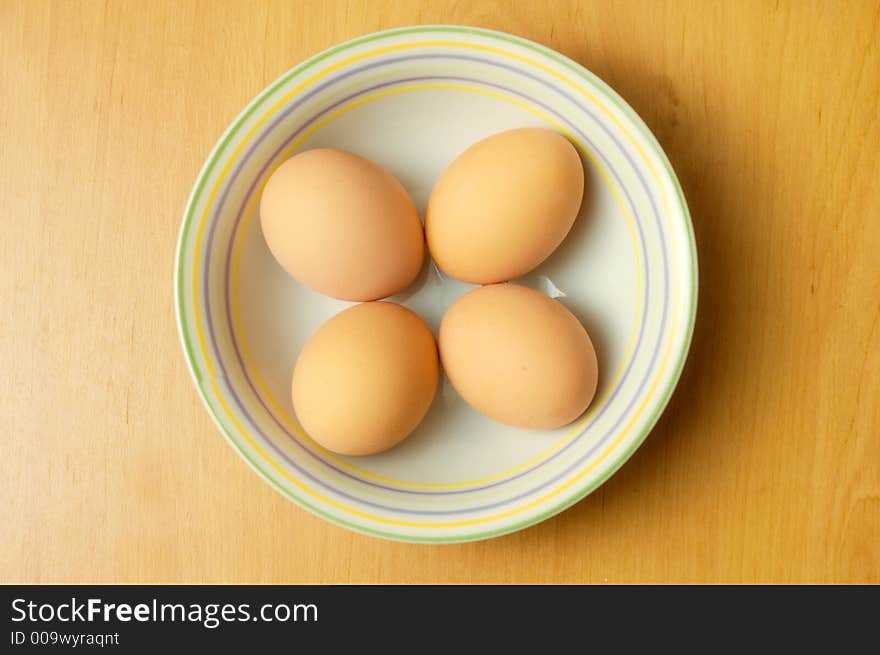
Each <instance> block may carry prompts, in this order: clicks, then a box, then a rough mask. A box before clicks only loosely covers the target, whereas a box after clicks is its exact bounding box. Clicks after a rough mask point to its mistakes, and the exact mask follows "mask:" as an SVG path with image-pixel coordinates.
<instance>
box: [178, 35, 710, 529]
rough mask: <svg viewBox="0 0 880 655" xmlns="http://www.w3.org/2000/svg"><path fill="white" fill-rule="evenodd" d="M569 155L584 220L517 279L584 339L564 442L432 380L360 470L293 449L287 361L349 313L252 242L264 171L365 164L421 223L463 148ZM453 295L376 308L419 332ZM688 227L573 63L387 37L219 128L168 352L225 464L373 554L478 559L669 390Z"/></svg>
mask: <svg viewBox="0 0 880 655" xmlns="http://www.w3.org/2000/svg"><path fill="white" fill-rule="evenodd" d="M524 126H543V127H550V128H553V129H556V130H559V131H561V132H563V133H564V134H566V135H567V136H568V137H569V138H570V139H571V140H572V142H574V143H575V144H576V145H577V146H578V148H579V149H580V151H581V153H582V156H583V160H584V165H585V169H586V174H587V175H586V179H587V190H586V196H585V202H584V207H583V210H582V212H581V215H580V216H579V218H578V220H577V221H576V223H575V226H574V228H573V229H572V231H571V233H570V234H569V236H568V238H567V239H566V241H565V242H564V243H563V245H562V246H561V247H560V249H559V250H558V251H557V252H556V253H554V254H553V255H552V256H551V257H550V258H549V259H548V260H547V261H546V262H545V263H544V264H543V265H542V266H540V267H539V268H538V269H537V270H536V271H534V272H533V273H532V274H530V275H529V276H528V277H527V278H525V279H523V280H521V282H522V283H524V284H527V285H529V286H533V287H535V288H538V289H540V290H542V291H544V292H545V293H547V294H548V295H551V296H553V297H557V298H559V300H560V301H561V302H563V303H564V304H565V305H566V306H567V307H569V308H570V309H571V310H572V311H573V312H574V313H575V314H576V315H577V316H579V317H580V318H581V320H582V321H583V323H584V325H585V326H586V327H587V329H588V331H589V332H590V334H591V335H592V337H593V340H594V343H595V345H596V349H597V351H598V355H599V364H600V380H599V390H598V393H597V397H596V399H595V400H594V402H593V404H592V405H591V407H590V409H589V410H588V411H587V413H586V414H585V415H584V416H583V417H582V418H581V419H579V420H578V421H576V422H575V423H573V424H572V425H570V426H568V427H566V428H564V429H560V430H554V431H548V432H535V431H526V430H518V429H515V428H511V427H507V426H503V425H500V424H498V423H494V422H493V421H491V420H489V419H487V418H485V417H482V416H480V415H479V414H477V413H476V412H475V411H473V410H472V409H470V408H469V407H468V406H467V405H466V404H465V403H464V402H463V401H462V400H461V399H460V398H458V397H457V396H456V394H455V393H454V391H452V389H451V388H450V387H449V385H448V383H446V382H445V381H444V383H443V384H442V387H441V390H440V392H439V393H438V395H437V398H436V401H435V403H434V405H433V407H432V409H431V410H430V412H429V414H428V416H427V417H426V419H425V421H424V422H423V423H422V425H421V426H420V427H419V428H418V430H417V431H416V432H415V433H414V434H413V435H412V436H410V437H409V438H408V439H407V440H406V441H404V442H403V443H402V444H401V445H400V446H398V447H396V448H394V449H392V450H391V451H389V452H387V453H383V454H381V455H376V456H371V457H361V458H355V457H340V456H337V455H334V454H332V453H329V452H327V451H326V450H323V449H322V448H321V447H319V446H318V445H317V444H315V443H314V442H313V441H311V440H310V439H309V438H308V437H306V436H305V435H304V434H303V432H302V430H301V429H300V427H299V425H298V424H297V422H296V417H295V415H294V413H293V409H292V405H291V401H290V393H289V384H290V375H291V371H292V369H293V364H294V362H295V360H296V356H297V353H298V351H299V349H300V347H301V346H302V344H303V343H304V341H305V340H306V338H307V337H308V336H309V335H311V334H312V333H313V332H314V331H315V330H316V329H317V328H318V326H319V325H320V324H321V323H322V322H323V321H325V320H326V319H327V318H328V317H330V316H331V315H333V314H334V313H336V312H338V311H339V310H341V309H343V308H344V307H346V306H348V305H349V303H345V302H342V301H337V300H332V299H329V298H325V297H323V296H321V295H319V294H316V293H314V292H311V291H309V290H308V289H306V288H304V287H303V286H302V285H300V284H298V283H296V282H295V281H293V280H292V279H291V278H289V277H288V276H287V275H285V274H284V273H283V272H282V270H281V268H280V267H279V266H278V265H277V264H276V262H275V261H274V259H273V258H272V256H271V255H270V253H269V251H268V249H267V248H266V245H265V242H264V241H263V236H262V233H261V231H260V224H259V220H258V200H259V195H260V191H261V189H262V186H263V183H264V182H265V180H266V178H267V177H268V175H269V174H270V173H271V171H272V170H273V169H274V168H275V167H276V166H277V165H278V164H279V163H281V162H282V161H284V160H285V159H286V158H288V157H289V156H290V155H291V154H292V153H294V152H297V151H300V150H305V149H308V148H314V147H334V148H341V149H344V150H349V151H352V152H355V153H358V154H360V155H363V156H365V157H368V158H370V159H372V160H373V161H376V162H378V163H379V164H381V165H382V166H384V167H386V168H387V169H388V170H390V171H391V172H392V173H394V174H395V175H396V176H397V177H398V179H400V180H401V182H402V183H403V184H404V186H406V188H407V189H408V190H409V192H410V194H411V195H412V197H413V198H414V199H415V201H416V204H417V205H418V206H419V208H420V209H423V208H424V204H425V201H426V199H427V196H428V193H429V191H430V189H431V187H432V185H433V184H434V182H435V181H436V179H437V177H438V176H439V175H440V173H441V172H442V171H443V170H444V168H445V167H446V166H447V165H448V164H449V163H450V162H451V161H452V160H453V159H454V158H455V157H456V156H457V155H458V154H459V153H460V152H461V151H462V150H464V149H465V148H466V147H467V146H469V145H470V144H472V143H473V142H475V141H477V140H479V139H481V138H483V137H485V136H488V135H490V134H493V133H496V132H500V131H502V130H505V129H508V128H514V127H524ZM468 288H469V286H468V285H465V284H462V283H459V282H456V281H453V280H449V279H446V278H444V277H443V276H442V275H440V274H439V273H438V272H437V270H436V268H435V267H433V265H430V264H429V265H427V266H426V267H425V270H424V271H423V274H422V276H421V277H420V278H419V280H418V281H417V282H416V284H415V285H413V286H412V287H411V288H410V289H408V290H407V291H406V292H405V293H404V294H401V295H400V296H398V297H394V298H392V300H396V301H398V302H402V303H403V304H404V305H406V306H408V307H410V308H412V309H414V310H415V311H417V312H418V313H419V314H421V315H422V316H423V317H424V318H425V320H426V321H427V322H428V324H429V325H430V326H431V327H432V329H434V330H435V331H436V328H437V326H438V324H439V321H440V319H441V317H442V315H443V312H444V311H445V309H446V308H447V307H448V306H449V304H450V303H451V302H452V301H454V300H455V299H456V298H457V297H458V296H460V295H461V294H462V293H464V292H465V291H466V290H467V289H468ZM696 288H697V264H696V253H695V249H694V240H693V235H692V231H691V224H690V218H689V216H688V211H687V207H686V205H685V201H684V198H683V196H682V193H681V190H680V188H679V185H678V182H677V180H676V178H675V174H674V173H673V171H672V169H671V167H670V165H669V162H668V161H667V159H666V157H665V156H664V154H663V152H662V150H661V149H660V147H659V146H658V144H657V142H656V140H655V139H654V137H653V136H652V135H651V133H650V132H649V130H648V129H647V128H646V127H645V125H644V123H642V121H641V120H640V119H639V118H638V116H637V115H636V114H635V112H634V111H633V110H632V109H631V108H630V107H629V106H628V105H627V104H626V103H625V102H624V101H623V100H622V99H621V98H620V97H618V96H617V95H616V94H615V93H614V91H612V90H611V89H610V88H609V87H608V86H607V85H606V84H604V83H603V82H602V81H601V80H599V79H598V78H597V77H596V76H594V75H593V74H591V73H590V72H589V71H587V70H585V69H584V68H582V67H581V66H579V65H578V64H576V63H574V62H572V61H570V60H568V59H566V58H565V57H563V56H561V55H559V54H557V53H555V52H553V51H552V50H549V49H547V48H544V47H542V46H540V45H537V44H535V43H532V42H529V41H526V40H524V39H520V38H518V37H514V36H510V35H507V34H501V33H498V32H490V31H486V30H478V29H472V28H465V27H451V26H431V27H416V28H406V29H398V30H390V31H386V32H380V33H377V34H372V35H369V36H366V37H362V38H359V39H355V40H353V41H349V42H347V43H343V44H342V45H339V46H337V47H335V48H332V49H330V50H327V51H325V52H323V53H321V54H319V55H316V56H315V57H312V58H311V59H309V60H308V61H306V62H304V63H302V64H300V65H299V66H297V67H296V68H294V69H292V70H291V71H290V72H288V73H286V74H285V75H284V76H283V77H281V78H280V79H279V80H278V81H276V82H275V83H274V84H272V85H271V86H270V87H269V88H268V89H266V90H265V91H263V92H262V93H261V94H260V95H259V96H258V97H257V98H256V99H255V100H254V101H253V102H251V103H250V104H249V105H248V106H247V107H246V108H245V110H244V111H243V112H242V114H241V115H240V116H239V117H238V118H236V119H235V121H234V122H233V123H232V125H231V126H230V127H229V129H227V130H226V132H225V134H224V135H223V136H222V138H221V139H220V141H219V143H218V144H217V146H216V147H215V148H214V151H213V152H212V153H211V155H210V157H209V158H208V161H207V162H206V163H205V166H204V168H203V169H202V171H201V173H200V174H199V177H198V180H197V181H196V184H195V187H194V188H193V191H192V195H191V197H190V199H189V203H188V205H187V208H186V213H185V216H184V219H183V225H182V227H181V232H180V240H179V244H178V252H177V262H176V269H175V294H176V300H177V303H176V304H177V315H178V324H179V328H180V335H181V340H182V342H183V346H184V352H185V355H186V358H187V361H188V362H189V366H190V369H191V371H192V374H193V378H194V379H195V382H196V386H197V387H198V390H199V393H200V395H201V397H202V399H203V400H204V402H205V405H206V407H207V408H208V410H209V411H210V413H211V415H212V416H213V418H214V420H215V421H216V423H217V425H218V426H219V428H220V430H221V431H222V432H223V434H224V435H226V437H227V439H228V440H229V442H230V443H231V444H232V445H233V446H234V447H235V449H236V450H237V451H238V452H239V453H240V454H241V456H242V457H244V459H245V460H246V461H247V462H248V463H249V464H250V465H251V466H252V467H253V468H254V469H255V470H256V471H257V472H258V473H259V474H260V475H261V476H262V477H263V478H264V479H265V480H266V481H267V482H269V483H271V484H272V486H274V487H275V488H276V489H278V490H279V491H280V492H281V493H283V494H284V495H286V496H287V497H289V498H291V499H292V500H294V501H296V502H297V503H298V504H300V505H301V506H303V507H305V508H306V509H308V510H310V511H312V512H314V513H316V514H318V515H320V516H322V517H324V518H326V519H329V520H330V521H333V522H334V523H337V524H339V525H343V526H346V527H348V528H352V529H354V530H358V531H360V532H365V533H368V534H371V535H376V536H380V537H385V538H388V539H399V540H405V541H418V542H456V541H467V540H474V539H485V538H488V537H493V536H497V535H500V534H504V533H507V532H512V531H514V530H518V529H521V528H523V527H526V526H528V525H531V524H534V523H537V522H538V521H541V520H542V519H545V518H547V517H549V516H551V515H553V514H555V513H557V512H559V511H561V510H563V509H565V508H566V507H568V506H569V505H571V504H572V503H574V502H576V501H577V500H579V499H580V498H582V497H584V496H585V495H586V494H588V493H589V492H590V491H592V490H593V489H595V488H596V487H597V486H599V485H600V484H601V483H602V482H603V481H605V480H606V479H607V478H608V477H609V476H610V475H611V474H612V473H614V471H615V470H617V469H618V468H619V467H620V466H621V465H622V464H623V462H624V461H626V459H627V458H628V457H629V456H630V455H631V454H632V453H633V451H634V450H635V449H636V448H637V447H638V445H639V444H640V443H641V442H642V440H643V439H644V438H645V436H646V435H647V434H648V432H649V431H650V429H651V427H652V426H653V425H654V423H655V422H656V421H657V418H658V417H659V415H660V413H661V411H662V410H663V408H664V406H665V405H666V402H667V400H668V399H669V396H670V394H671V393H672V390H673V388H674V386H675V383H676V381H677V380H678V376H679V373H680V371H681V368H682V365H683V363H684V359H685V356H686V354H687V350H688V346H689V344H690V338H691V332H692V328H693V322H694V314H695V310H696Z"/></svg>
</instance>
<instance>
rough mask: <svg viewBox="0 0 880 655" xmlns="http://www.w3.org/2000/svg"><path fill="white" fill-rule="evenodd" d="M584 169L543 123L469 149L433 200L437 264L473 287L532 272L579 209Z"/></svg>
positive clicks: (430, 228)
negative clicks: (540, 126)
mask: <svg viewBox="0 0 880 655" xmlns="http://www.w3.org/2000/svg"><path fill="white" fill-rule="evenodd" d="M583 194H584V169H583V165H582V164H581V160H580V157H579V156H578V153H577V151H576V150H575V148H574V146H573V145H572V144H571V143H570V142H569V141H568V140H567V139H566V138H565V137H564V136H562V135H561V134H558V133H556V132H553V131H552V130H546V129H541V128H522V129H516V130H509V131H507V132H501V133H499V134H496V135H494V136H490V137H489V138H487V139H484V140H482V141H479V142H478V143H476V144H474V145H473V146H471V147H470V148H468V149H467V150H465V151H464V153H462V154H461V155H460V156H459V157H458V158H457V159H456V160H455V161H453V162H452V164H451V165H450V166H449V167H448V168H447V169H446V171H445V172H444V173H443V174H442V175H441V176H440V179H439V180H438V182H437V184H436V185H435V187H434V189H433V190H432V191H431V195H430V198H429V200H428V207H427V212H426V218H425V234H426V239H427V242H428V249H429V250H430V252H431V256H432V257H433V258H434V261H435V262H436V263H437V265H438V266H439V267H440V268H441V269H442V270H443V271H444V272H445V273H447V274H449V275H451V276H452V277H454V278H457V279H459V280H463V281H465V282H470V283H472V284H491V283H495V282H505V281H508V280H512V279H515V278H517V277H520V276H522V275H525V274H526V273H528V272H529V271H531V270H532V269H534V268H535V267H536V266H538V265H539V264H540V263H541V262H543V261H544V260H545V259H546V258H547V257H549V256H550V255H551V254H552V253H553V251H554V250H555V249H556V248H557V247H558V246H559V244H560V243H562V241H563V239H565V236H566V235H567V234H568V232H569V230H570V229H571V226H572V224H573V223H574V221H575V219H576V218H577V215H578V212H579V211H580V207H581V202H582V200H583Z"/></svg>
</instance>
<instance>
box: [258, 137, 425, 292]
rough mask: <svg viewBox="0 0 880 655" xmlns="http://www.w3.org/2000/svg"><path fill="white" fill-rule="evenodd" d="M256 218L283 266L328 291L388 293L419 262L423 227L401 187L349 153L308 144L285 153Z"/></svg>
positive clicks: (408, 280)
mask: <svg viewBox="0 0 880 655" xmlns="http://www.w3.org/2000/svg"><path fill="white" fill-rule="evenodd" d="M260 217H261V223H262V227H263V235H264V236H265V238H266V243H267V244H268V246H269V249H270V250H271V251H272V254H273V255H274V256H275V259H277V260H278V263H279V264H281V266H282V268H284V270H286V271H287V272H288V273H289V274H290V275H292V276H293V277H294V278H296V279H297V280H299V281H300V282H302V283H303V284H305V285H306V286H308V287H310V288H312V289H314V290H315V291H318V292H320V293H323V294H325V295H327V296H332V297H333V298H340V299H342V300H358V301H360V300H376V299H379V298H385V297H387V296H390V295H392V294H394V293H397V292H398V291H401V290H403V289H405V288H406V287H407V286H409V284H410V283H411V282H412V281H413V280H414V279H415V278H416V276H417V275H418V273H419V270H420V269H421V266H422V260H423V258H424V252H425V245H424V233H423V231H422V224H421V223H420V222H419V216H418V212H417V211H416V208H415V205H413V202H412V200H411V199H410V198H409V196H408V195H407V193H406V190H405V189H404V188H403V186H401V184H400V182H398V181H397V180H396V179H395V178H394V176H392V175H391V174H390V173H389V172H388V171H386V170H385V169H383V168H381V167H380V166H378V165H376V164H374V163H373V162H371V161H369V160H367V159H364V158H363V157H359V156H357V155H353V154H351V153H349V152H343V151H341V150H330V149H318V150H308V151H306V152H303V153H302V154H299V155H296V156H295V157H292V158H291V159H288V160H287V161H286V162H284V163H283V164H282V165H281V166H280V167H279V168H278V169H277V170H276V171H275V172H274V173H273V174H272V176H271V177H270V178H269V181H268V182H267V183H266V186H265V188H264V189H263V195H262V198H261V199H260Z"/></svg>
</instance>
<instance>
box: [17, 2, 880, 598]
mask: <svg viewBox="0 0 880 655" xmlns="http://www.w3.org/2000/svg"><path fill="white" fill-rule="evenodd" d="M418 23H460V24H470V25H477V26H484V27H491V28H495V29H499V30H504V31H508V32H513V33H515V34H519V35H522V36H524V37H528V38H530V39H534V40H536V41H539V42H541V43H544V44H546V45H548V46H551V47H553V48H555V49H557V50H559V51H560V52H562V53H564V54H566V55H568V56H570V57H572V58H574V59H576V60H577V61H579V62H581V63H582V64H584V65H585V66H586V67H587V68H589V69H591V70H592V71H594V72H595V73H597V74H598V75H599V76H601V77H602V78H604V79H605V80H606V81H607V82H608V83H610V84H611V85H612V86H613V87H614V88H615V89H617V90H618V91H619V92H620V93H621V95H623V97H624V98H626V99H627V100H628V101H629V102H630V103H631V104H632V106H633V107H634V108H635V109H636V111H638V112H639V113H640V114H641V115H642V117H643V118H644V119H645V121H646V122H647V123H648V125H649V126H650V127H651V128H652V130H654V132H655V134H656V135H657V137H658V139H659V141H660V143H661V144H662V145H663V147H664V148H665V149H666V151H667V153H668V154H669V158H670V160H671V161H672V163H673V165H674V167H675V169H676V171H677V172H678V175H679V177H680V179H681V182H682V186H683V187H684V190H685V194H686V196H687V199H688V202H689V204H690V207H691V211H692V213H693V221H694V228H695V230H696V236H697V244H698V250H699V257H700V278H701V279H700V282H701V284H700V306H699V313H698V316H697V324H696V331H695V335H694V341H693V348H692V350H691V354H690V358H689V361H688V364H687V367H686V369H685V372H684V375H683V377H682V380H681V383H680V385H679V388H678V391H677V392H676V394H675V396H674V398H673V400H672V402H671V404H670V405H669V407H668V409H667V411H666V413H665V415H664V417H663V418H662V420H661V421H660V423H659V425H658V426H657V427H656V429H655V430H654V432H653V433H652V435H651V436H650V437H649V438H648V440H647V441H646V442H645V444H644V445H643V446H642V447H641V448H640V450H639V451H638V452H637V453H636V455H635V456H634V457H633V458H632V459H631V460H630V462H629V463H627V464H626V466H625V467H624V468H623V469H622V470H621V471H620V472H619V473H617V474H616V475H615V476H614V477H613V478H612V479H611V480H610V481H609V482H608V483H607V484H605V485H604V486H603V487H602V488H601V489H600V490H598V491H597V492H596V493H594V494H592V495H591V496H589V497H588V498H587V499H586V500H584V501H582V502H580V503H579V504H577V505H576V506H574V507H573V508H571V509H569V510H568V511H566V512H564V513H563V514H561V515H559V516H557V517H555V518H553V519H551V520H549V521H546V522H545V523H543V524H540V525H539V526H536V527H533V528H530V529H528V530H525V531H523V532H520V533H517V534H513V535H509V536H506V537H503V538H499V539H495V540H491V541H487V542H482V543H474V544H465V545H456V546H422V545H405V544H396V543H389V542H384V541H380V540H377V539H373V538H369V537H364V536H359V535H356V534H353V533H351V532H348V531H346V530H343V529H341V528H337V527H334V526H332V525H330V524H328V523H325V522H323V521H322V520H320V519H318V518H315V517H313V516H312V515H311V514H308V513H307V512H305V511H304V510H301V509H299V508H298V507H297V506H296V505H294V504H292V503H290V502H288V501H287V500H285V499H284V498H283V497H282V496H281V495H280V494H278V493H277V492H275V491H273V490H272V489H271V488H270V487H269V486H268V485H267V484H265V483H264V482H262V481H261V480H260V479H259V478H258V477H257V476H256V475H255V474H254V473H253V472H252V471H251V470H250V469H249V468H248V467H247V466H246V465H245V464H244V462H242V461H241V460H240V459H239V457H238V455H237V454H236V453H235V452H234V451H233V450H232V449H231V448H230V447H229V446H228V445H227V444H226V443H225V441H224V440H223V438H221V436H220V434H219V433H218V431H217V429H216V428H215V427H214V425H213V424H212V423H211V421H210V419H209V417H208V414H207V413H206V411H205V410H204V408H203V407H202V404H201V402H200V401H199V399H198V396H197V395H196V391H195V388H194V386H193V384H192V381H191V380H190V376H189V373H188V372H187V369H186V364H185V362H184V358H183V355H182V352H181V348H180V345H179V343H178V336H177V330H176V326H175V319H174V307H173V299H172V283H171V280H172V265H173V252H174V247H175V242H176V238H177V232H178V228H179V224H180V219H181V213H182V210H183V207H184V203H185V201H186V198H187V195H188V193H189V190H190V187H191V185H192V183H193V180H194V179H195V176H196V174H197V173H198V171H199V168H200V167H201V165H202V162H203V161H204V159H205V158H206V156H207V154H208V152H209V150H210V148H211V147H212V146H213V144H214V142H215V140H216V139H217V138H218V136H219V135H220V133H221V132H222V131H223V129H224V128H225V127H226V125H227V124H228V123H229V122H230V121H231V120H232V119H233V118H234V116H235V115H236V114H237V113H238V112H239V111H240V110H241V108H242V107H243V106H244V105H245V104H246V103H247V102H248V101H249V100H250V99H251V98H252V97H253V96H254V95H255V94H257V93H258V92H259V91H260V90H261V89H262V88H263V87H264V86H266V85H267V84H268V83H270V82H271V81H272V80H274V79H275V78H276V77H277V76H278V75H280V74H281V73H283V72H284V71H285V70H287V69H288V68H290V67H291V66H293V65H294V64H296V63H297V62H299V61H300V60H302V59H303V58H305V57H307V56H309V55H311V54H313V53H315V52H317V51H319V50H321V49H323V48H326V47H328V46H331V45H333V44H335V43H337V42H339V41H342V40H344V39H348V38H351V37H354V36H357V35H361V34H364V33H367V32H371V31H375V30H379V29H383V28H388V27H394V26H402V25H411V24H418ZM878 115H880V4H878V3H877V2H861V1H852V2H826V3H822V2H803V3H801V2H798V3H789V2H775V3H773V2H732V1H731V2H703V1H701V0H696V1H694V2H641V1H634V2H608V1H601V2H500V1H498V2H454V1H449V2H446V1H437V2H407V1H405V0H382V1H377V2H338V3H334V2H321V1H317V2H306V3H299V2H289V1H287V0H284V1H281V2H272V3H262V2H233V1H226V2H212V1H207V0H206V1H204V2H177V1H173V0H169V1H164V0H163V1H155V2H154V1H151V2H146V3H141V2H118V1H115V0H108V1H107V2H104V1H103V0H102V1H100V2H92V1H86V2H71V1H65V2H61V1H58V2H44V1H28V0H23V1H21V2H15V1H10V0H0V262H2V274H0V307H2V311H0V418H2V420H3V423H4V428H5V430H4V433H5V435H6V436H5V437H4V439H3V444H4V454H3V457H2V460H0V461H2V463H0V507H2V513H3V514H2V521H0V581H2V582H15V581H17V582H276V583H281V582H285V583H349V582H395V583H396V582H407V583H408V582H464V583H469V582H484V583H490V582H502V583H503V582H599V583H601V582H606V581H607V582H611V583H620V582H873V583H880V154H878V153H880V118H878Z"/></svg>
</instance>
